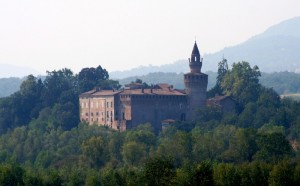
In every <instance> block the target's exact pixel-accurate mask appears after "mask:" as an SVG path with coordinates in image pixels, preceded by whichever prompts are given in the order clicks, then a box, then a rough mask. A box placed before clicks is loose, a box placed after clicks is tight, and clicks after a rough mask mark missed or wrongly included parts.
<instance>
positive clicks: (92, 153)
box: [81, 136, 108, 167]
mask: <svg viewBox="0 0 300 186" xmlns="http://www.w3.org/2000/svg"><path fill="white" fill-rule="evenodd" d="M106 147H107V144H106V142H105V141H104V139H103V138H102V137H101V136H98V137H95V136H94V137H91V138H90V139H88V140H86V141H84V142H83V143H82V145H81V149H82V151H83V154H84V157H85V159H86V160H87V161H88V162H89V163H90V165H91V166H92V167H101V166H102V165H104V163H105V162H106V160H107V158H108V157H107V154H106V151H105V149H106Z"/></svg>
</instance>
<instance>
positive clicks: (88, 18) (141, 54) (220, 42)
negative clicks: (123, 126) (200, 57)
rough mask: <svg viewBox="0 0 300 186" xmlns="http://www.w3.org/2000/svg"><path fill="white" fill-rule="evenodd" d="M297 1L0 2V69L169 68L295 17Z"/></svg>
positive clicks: (8, 0) (17, 0)
mask: <svg viewBox="0 0 300 186" xmlns="http://www.w3.org/2000/svg"><path fill="white" fill-rule="evenodd" d="M299 7H300V1H299V0H118V1H117V0H109V1H106V0H105V1H104V0H0V64H13V65H18V66H29V67H32V68H35V69H37V70H38V71H40V72H42V73H45V71H46V70H49V71H51V70H54V69H56V70H58V69H61V68H64V67H67V68H71V69H72V70H73V71H74V72H76V73H77V72H78V71H79V70H80V69H82V68H84V67H96V66H98V65H101V66H102V67H104V68H106V69H107V70H108V71H112V70H124V69H129V68H132V67H137V66H140V65H149V64H152V65H160V64H166V63H172V62H174V61H176V60H179V59H186V58H188V57H189V56H190V54H191V51H192V47H193V43H194V40H195V37H196V39H197V43H198V46H199V49H200V52H201V53H202V54H204V53H211V52H216V51H218V50H221V49H222V48H224V47H226V46H232V45H235V44H238V43H241V42H243V41H245V40H247V39H248V38H250V37H251V36H253V35H256V34H259V33H261V32H263V31H264V30H265V29H266V28H268V27H269V26H271V25H274V24H277V23H279V22H281V21H283V20H286V19H289V18H292V17H296V16H300V11H299V10H300V8H299Z"/></svg>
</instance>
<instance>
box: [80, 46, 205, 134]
mask: <svg viewBox="0 0 300 186" xmlns="http://www.w3.org/2000/svg"><path fill="white" fill-rule="evenodd" d="M189 66H190V72H189V73H186V74H184V84H185V89H184V90H179V89H175V88H174V87H173V86H172V85H168V84H157V85H155V86H152V87H151V88H145V87H144V86H143V85H142V84H139V83H132V84H129V85H126V86H125V88H124V89H122V90H98V89H94V90H91V91H88V92H85V93H83V94H80V96H79V103H80V119H81V121H85V122H87V123H89V124H97V125H104V126H108V127H110V128H113V129H116V130H119V131H125V130H127V129H130V128H133V127H136V126H138V125H139V124H143V123H146V122H150V123H151V124H152V126H153V128H154V130H155V131H156V132H157V131H159V130H161V129H162V121H164V120H170V119H172V120H181V121H185V120H188V121H190V120H193V119H194V118H195V111H196V110H197V109H198V108H203V107H204V106H205V105H206V101H207V100H206V91H207V81H208V76H207V75H206V74H204V73H202V72H201V67H202V58H201V56H200V52H199V49H198V46H197V43H196V42H195V44H194V47H193V51H192V54H191V58H190V59H189Z"/></svg>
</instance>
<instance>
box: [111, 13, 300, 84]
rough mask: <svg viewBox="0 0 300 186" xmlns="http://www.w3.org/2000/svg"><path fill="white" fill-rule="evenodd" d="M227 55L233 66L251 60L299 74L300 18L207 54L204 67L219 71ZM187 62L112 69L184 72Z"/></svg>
mask: <svg viewBox="0 0 300 186" xmlns="http://www.w3.org/2000/svg"><path fill="white" fill-rule="evenodd" d="M200 50H201V49H200ZM200 52H201V51H200ZM223 56H224V57H225V58H226V59H227V60H228V63H229V65H231V64H232V63H233V62H238V61H247V62H249V63H250V64H251V66H253V65H257V66H258V67H259V68H260V70H261V71H263V72H282V71H290V72H297V73H299V72H300V17H295V18H292V19H289V20H286V21H283V22H281V23H279V24H276V25H274V26H271V27H269V28H268V29H267V30H266V31H264V32H263V33H261V34H258V35H256V36H254V37H252V38H250V39H249V40H247V41H245V42H243V43H241V44H238V45H236V46H232V47H226V48H224V49H223V50H221V51H219V52H216V53H213V54H204V56H203V59H204V60H203V67H202V68H203V70H204V71H214V72H216V71H217V68H218V62H219V61H221V60H222V58H223ZM187 57H188V56H187ZM187 63H188V61H187V60H179V61H177V62H175V63H173V64H166V65H161V66H140V67H137V68H133V69H131V70H127V71H115V72H110V77H111V78H115V79H122V78H125V77H129V76H137V75H145V74H148V73H151V72H175V73H182V72H186V71H188V65H187Z"/></svg>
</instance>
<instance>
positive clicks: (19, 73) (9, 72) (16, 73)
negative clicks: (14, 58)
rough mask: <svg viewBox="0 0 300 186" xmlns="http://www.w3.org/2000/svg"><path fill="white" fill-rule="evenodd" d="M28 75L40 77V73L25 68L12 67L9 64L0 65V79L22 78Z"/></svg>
mask: <svg viewBox="0 0 300 186" xmlns="http://www.w3.org/2000/svg"><path fill="white" fill-rule="evenodd" d="M30 74H33V75H35V76H37V75H40V74H41V73H40V72H38V71H37V70H35V69H33V68H30V67H27V66H22V67H20V66H14V65H9V64H0V78H9V77H19V78H23V77H25V76H28V75H30Z"/></svg>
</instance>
